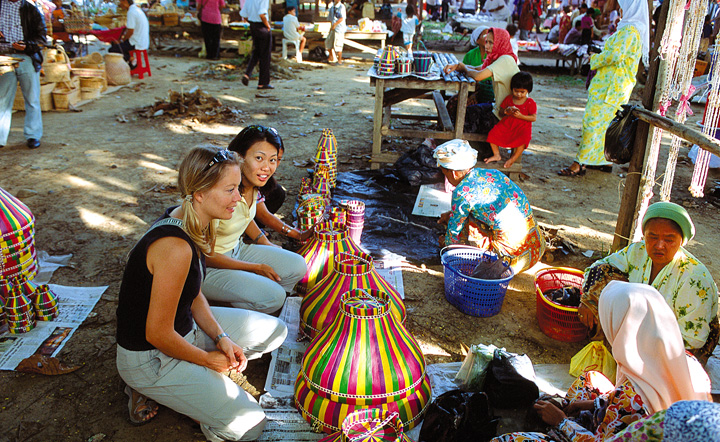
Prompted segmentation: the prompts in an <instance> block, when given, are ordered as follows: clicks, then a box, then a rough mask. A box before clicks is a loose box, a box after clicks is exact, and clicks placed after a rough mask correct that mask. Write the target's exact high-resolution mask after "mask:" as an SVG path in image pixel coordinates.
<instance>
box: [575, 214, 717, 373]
mask: <svg viewBox="0 0 720 442" xmlns="http://www.w3.org/2000/svg"><path fill="white" fill-rule="evenodd" d="M642 229H643V236H644V239H643V241H640V242H636V243H633V244H630V245H629V246H627V247H625V248H624V249H622V250H619V251H617V252H615V253H613V254H611V255H608V256H607V257H605V258H603V259H600V260H598V261H596V262H595V263H594V264H593V265H592V266H590V267H589V268H588V269H587V270H586V271H585V281H584V285H583V295H582V298H581V300H580V302H581V304H580V308H579V309H578V316H579V318H580V321H581V322H583V323H584V324H585V325H587V326H588V327H590V329H591V333H593V334H594V338H593V339H596V340H600V339H602V329H601V328H600V327H599V324H598V320H597V316H598V307H597V306H598V298H599V297H600V296H601V293H602V289H603V288H604V287H605V284H607V282H608V281H609V280H611V279H618V278H622V279H624V280H626V281H630V282H638V283H642V284H648V285H651V286H652V287H654V288H655V289H657V290H658V291H659V292H660V294H661V295H662V296H663V297H664V298H665V302H666V303H667V304H668V305H669V306H670V308H671V309H672V310H673V312H674V313H675V322H676V323H677V324H678V325H679V326H680V334H681V335H682V338H683V341H684V343H685V348H686V349H688V350H690V351H692V352H693V354H694V355H695V356H697V357H698V358H699V359H700V360H705V359H706V358H708V357H709V356H710V355H711V354H712V352H713V349H714V348H715V345H716V344H717V342H718V334H719V333H718V331H719V330H720V326H719V324H718V318H717V310H718V289H717V286H716V285H715V281H713V278H712V275H711V274H710V271H709V270H708V269H707V267H705V265H703V263H701V262H700V261H699V260H698V259H697V258H695V257H694V256H693V255H692V254H691V253H690V252H688V251H687V250H685V249H684V248H683V246H684V245H686V244H687V242H688V241H690V239H692V237H693V236H694V234H695V226H694V225H693V222H692V220H691V219H690V215H689V214H688V213H687V211H686V210H685V209H684V208H683V207H682V206H679V205H677V204H674V203H670V202H658V203H654V204H651V205H650V207H648V209H647V211H646V212H645V216H644V217H643V223H642Z"/></svg>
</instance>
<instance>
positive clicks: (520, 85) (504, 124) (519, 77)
mask: <svg viewBox="0 0 720 442" xmlns="http://www.w3.org/2000/svg"><path fill="white" fill-rule="evenodd" d="M510 89H511V90H512V94H510V95H508V96H507V98H505V100H503V102H502V104H501V105H500V113H501V114H502V115H503V119H502V120H500V122H499V123H498V124H496V125H495V127H493V128H492V129H491V130H490V133H488V136H487V142H488V143H490V147H492V151H493V156H491V157H490V158H486V159H485V163H492V162H494V161H500V160H501V159H502V158H501V157H500V148H499V146H502V147H509V148H511V149H513V153H512V155H511V156H510V159H509V160H507V161H506V162H505V165H504V167H505V168H506V169H507V168H508V167H510V166H512V164H513V163H514V162H515V161H517V160H518V159H519V158H520V157H521V156H522V154H523V151H524V150H525V149H527V147H528V146H529V145H530V140H531V139H532V123H533V122H534V121H535V120H537V105H536V104H535V101H534V100H533V99H532V98H529V97H528V94H529V93H530V92H532V89H533V80H532V76H531V75H530V74H528V73H527V72H518V73H517V74H515V75H513V77H512V79H511V80H510Z"/></svg>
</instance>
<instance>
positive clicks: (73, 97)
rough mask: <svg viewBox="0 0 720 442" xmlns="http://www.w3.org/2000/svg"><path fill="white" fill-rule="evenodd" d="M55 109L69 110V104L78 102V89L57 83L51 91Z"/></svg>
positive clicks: (66, 83) (68, 84) (69, 84)
mask: <svg viewBox="0 0 720 442" xmlns="http://www.w3.org/2000/svg"><path fill="white" fill-rule="evenodd" d="M52 97H53V102H54V103H55V109H60V110H64V109H70V105H71V104H75V103H77V102H78V101H80V89H77V88H74V87H73V85H72V84H71V83H68V82H64V83H59V84H58V86H57V87H56V88H55V89H54V90H53V91H52Z"/></svg>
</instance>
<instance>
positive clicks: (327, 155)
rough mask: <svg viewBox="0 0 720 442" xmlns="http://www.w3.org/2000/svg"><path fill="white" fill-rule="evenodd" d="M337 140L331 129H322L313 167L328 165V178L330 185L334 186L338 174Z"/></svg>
mask: <svg viewBox="0 0 720 442" xmlns="http://www.w3.org/2000/svg"><path fill="white" fill-rule="evenodd" d="M337 152H338V149H337V140H336V139H335V135H334V134H333V131H332V129H323V131H322V134H321V135H320V140H318V147H317V155H315V168H316V170H317V167H318V166H319V165H327V166H329V167H330V170H329V173H328V178H329V180H330V187H331V188H332V187H335V184H336V182H337V174H338V160H337Z"/></svg>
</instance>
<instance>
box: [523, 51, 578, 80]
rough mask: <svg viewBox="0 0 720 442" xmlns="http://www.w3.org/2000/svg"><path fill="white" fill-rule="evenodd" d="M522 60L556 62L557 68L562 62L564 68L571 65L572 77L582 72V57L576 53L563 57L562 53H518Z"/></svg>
mask: <svg viewBox="0 0 720 442" xmlns="http://www.w3.org/2000/svg"><path fill="white" fill-rule="evenodd" d="M518 56H519V57H520V60H521V61H522V60H523V59H529V60H555V66H558V64H559V63H561V62H562V64H563V67H564V66H565V63H568V64H569V65H570V75H575V74H577V73H579V72H580V63H581V57H578V56H577V55H576V54H575V52H573V53H572V54H569V55H563V54H562V53H561V52H560V51H518Z"/></svg>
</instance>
